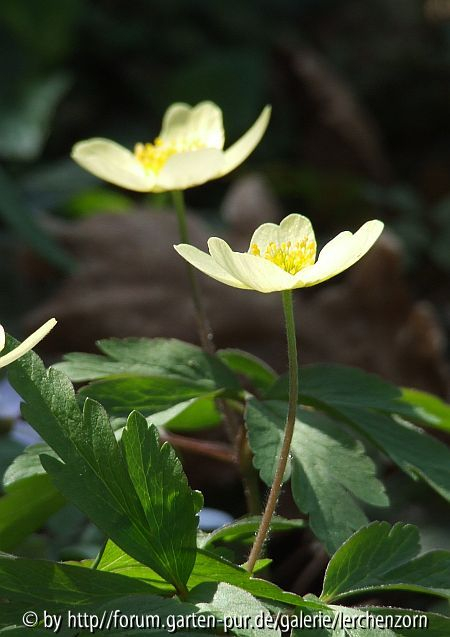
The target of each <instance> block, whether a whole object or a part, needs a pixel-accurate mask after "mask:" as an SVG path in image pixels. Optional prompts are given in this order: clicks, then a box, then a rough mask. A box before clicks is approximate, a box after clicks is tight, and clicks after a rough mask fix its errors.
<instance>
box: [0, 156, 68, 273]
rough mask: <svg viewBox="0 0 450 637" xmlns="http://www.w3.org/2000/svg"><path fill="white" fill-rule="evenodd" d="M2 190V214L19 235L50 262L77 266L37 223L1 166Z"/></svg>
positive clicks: (0, 200)
mask: <svg viewBox="0 0 450 637" xmlns="http://www.w3.org/2000/svg"><path fill="white" fill-rule="evenodd" d="M0 192H1V197H0V216H1V217H2V218H3V220H4V221H5V223H6V224H8V226H10V227H11V228H12V230H13V231H14V232H15V233H16V234H17V236H18V237H19V238H21V239H22V240H23V241H24V242H25V243H27V244H28V245H29V246H30V247H31V248H33V249H34V250H36V252H38V254H40V255H41V256H43V257H44V258H45V259H46V260H47V261H49V262H50V263H53V264H54V265H55V266H57V267H59V268H61V269H62V270H64V271H69V270H72V269H73V268H74V267H75V263H74V261H73V259H72V257H70V256H69V255H68V254H66V252H65V251H64V250H63V249H62V248H61V247H60V246H59V245H58V244H57V243H55V242H54V241H53V239H52V238H51V237H50V235H48V234H47V233H46V232H45V231H44V230H42V229H41V227H40V226H39V225H38V224H37V223H36V221H35V219H34V217H33V216H32V215H31V214H30V212H29V210H28V209H27V207H26V206H25V205H24V203H23V201H22V199H21V196H20V193H19V192H18V190H17V189H16V187H15V185H14V183H13V182H12V181H11V180H10V178H9V176H8V175H7V174H6V173H5V172H4V171H3V170H2V169H1V168H0Z"/></svg>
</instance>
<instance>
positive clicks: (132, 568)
mask: <svg viewBox="0 0 450 637" xmlns="http://www.w3.org/2000/svg"><path fill="white" fill-rule="evenodd" d="M98 568H99V569H101V570H105V571H108V572H111V573H119V574H122V575H127V576H128V577H134V578H138V579H141V580H143V581H148V582H149V583H150V584H152V586H158V587H161V589H162V590H164V591H167V590H168V588H167V583H166V582H164V580H162V579H161V577H160V576H159V575H158V574H157V573H156V572H155V571H153V570H152V569H150V568H148V567H147V566H145V565H143V564H141V563H139V562H138V561H137V560H135V559H134V558H132V557H130V556H129V555H127V554H126V553H124V551H122V549H120V548H119V547H117V546H115V545H114V543H113V542H110V541H109V542H108V543H107V545H106V549H105V551H104V553H103V556H102V559H101V560H100V563H99V565H98ZM204 582H227V583H228V584H232V585H234V586H238V587H239V588H242V589H243V590H246V591H248V592H249V593H251V594H252V595H254V596H255V597H260V598H262V599H267V600H272V601H277V602H281V603H282V604H286V605H291V606H300V607H304V606H308V608H309V605H307V604H305V602H304V601H303V599H302V598H301V597H299V596H298V595H294V593H285V592H284V591H282V590H281V589H280V588H279V587H278V586H276V585H275V584H272V583H271V582H267V581H265V580H262V579H258V578H255V577H251V576H250V574H249V573H248V571H246V570H244V569H243V568H241V567H240V566H236V565H235V564H232V563H231V562H228V561H227V560H225V559H224V558H222V557H219V556H217V555H214V554H212V553H208V552H207V551H203V550H199V551H198V552H197V557H196V561H195V566H194V568H193V570H192V573H191V575H190V577H189V580H188V584H187V586H188V589H192V588H194V587H195V586H198V585H199V584H202V583H204ZM171 590H172V591H173V588H172V589H171ZM316 606H317V604H313V605H312V607H316Z"/></svg>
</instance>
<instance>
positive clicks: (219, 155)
mask: <svg viewBox="0 0 450 637" xmlns="http://www.w3.org/2000/svg"><path fill="white" fill-rule="evenodd" d="M269 118H270V107H269V106H266V107H265V108H264V110H263V111H262V113H261V115H260V116H259V117H258V119H257V120H256V122H255V123H254V124H253V126H252V127H251V128H250V129H249V130H248V131H247V132H246V133H245V134H244V135H243V136H242V137H241V138H240V139H239V140H238V141H237V142H235V143H234V144H233V145H232V146H230V147H229V148H227V150H223V145H224V141H225V134H224V130H223V123H222V111H221V110H220V108H219V107H218V106H216V104H213V102H201V103H200V104H197V106H194V107H191V106H189V105H188V104H183V103H177V104H172V106H170V107H169V108H168V109H167V111H166V113H165V115H164V118H163V123H162V129H161V132H160V134H159V136H158V137H157V138H156V139H155V140H154V142H153V143H152V144H150V143H146V144H141V143H139V144H136V146H135V148H134V152H131V151H130V150H128V149H127V148H124V147H123V146H120V145H119V144H116V143H115V142H113V141H111V140H109V139H102V138H93V139H87V140H85V141H82V142H78V144H75V146H74V147H73V150H72V158H73V159H74V160H75V161H76V162H77V163H78V164H80V166H82V167H83V168H85V169H86V170H88V171H89V172H91V173H93V174H94V175H96V176H97V177H100V179H104V180H105V181H109V182H111V183H112V184H115V185H117V186H122V187H123V188H128V189H129V190H137V191H139V192H163V191H166V190H185V189H186V188H191V187H192V186H198V185H200V184H204V183H205V182H207V181H210V180H211V179H217V178H218V177H222V176H223V175H226V174H227V173H229V172H231V171H232V170H234V169H235V168H236V167H237V166H239V164H241V163H242V162H243V161H244V160H245V159H246V158H247V157H248V156H249V155H250V153H251V152H252V151H253V150H254V149H255V147H256V146H257V145H258V143H259V142H260V140H261V138H262V136H263V135H264V132H265V130H266V128H267V125H268V123H269Z"/></svg>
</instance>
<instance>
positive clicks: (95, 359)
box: [57, 338, 239, 391]
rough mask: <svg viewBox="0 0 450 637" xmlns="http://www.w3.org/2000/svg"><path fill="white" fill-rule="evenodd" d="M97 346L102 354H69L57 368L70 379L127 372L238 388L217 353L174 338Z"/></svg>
mask: <svg viewBox="0 0 450 637" xmlns="http://www.w3.org/2000/svg"><path fill="white" fill-rule="evenodd" d="M97 345H98V347H99V349H100V350H101V351H102V352H103V354H104V356H98V355H95V354H78V353H73V354H68V355H67V356H65V357H64V362H62V363H59V365H57V367H59V369H62V370H63V371H64V372H65V373H66V374H67V375H68V376H69V377H70V378H71V379H72V380H73V381H88V380H94V379H99V378H106V377H107V376H110V375H117V374H120V375H124V374H130V375H138V376H156V377H159V376H163V377H169V378H176V379H178V380H183V381H187V382H189V381H190V382H192V383H197V384H198V385H199V386H201V387H203V388H205V389H208V390H209V391H215V390H217V389H223V388H225V389H231V390H233V391H237V390H239V383H238V382H237V379H236V377H235V375H234V374H233V373H232V372H231V371H230V370H229V369H228V367H226V365H224V364H223V363H222V362H221V361H220V360H219V359H218V358H217V357H216V356H211V355H210V354H206V353H205V352H203V351H202V350H201V349H200V347H197V346H196V345H191V344H190V343H184V342H183V341H179V340H177V339H175V338H170V339H168V338H153V339H150V338H124V339H118V338H111V339H107V340H101V341H98V342H97Z"/></svg>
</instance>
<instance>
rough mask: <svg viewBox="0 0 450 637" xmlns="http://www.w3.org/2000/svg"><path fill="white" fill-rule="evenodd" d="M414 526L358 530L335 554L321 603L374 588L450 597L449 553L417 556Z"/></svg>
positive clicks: (383, 525) (375, 525)
mask: <svg viewBox="0 0 450 637" xmlns="http://www.w3.org/2000/svg"><path fill="white" fill-rule="evenodd" d="M419 551H420V538H419V531H418V529H417V527H415V526H412V525H410V524H402V523H397V524H395V525H394V526H392V527H391V526H390V525H389V524H388V523H387V522H374V523H373V524H370V525H369V526H367V527H366V528H364V529H360V530H359V531H358V532H357V533H355V534H354V535H353V536H352V537H351V538H350V539H348V540H347V542H345V543H344V544H343V545H342V546H341V547H340V548H339V549H338V550H337V551H336V553H335V554H334V555H333V557H332V558H331V560H330V563H329V564H328V568H327V571H326V574H325V580H324V585H323V592H322V595H321V599H322V600H323V601H325V602H335V601H337V600H340V599H343V598H345V597H349V596H352V595H360V594H362V593H367V592H372V591H374V590H406V591H414V592H417V593H426V594H430V595H437V596H439V597H444V598H450V552H449V551H442V550H440V551H430V552H428V553H425V554H424V555H422V556H420V557H417V556H418V554H419Z"/></svg>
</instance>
